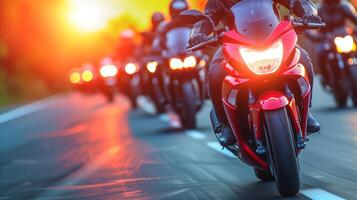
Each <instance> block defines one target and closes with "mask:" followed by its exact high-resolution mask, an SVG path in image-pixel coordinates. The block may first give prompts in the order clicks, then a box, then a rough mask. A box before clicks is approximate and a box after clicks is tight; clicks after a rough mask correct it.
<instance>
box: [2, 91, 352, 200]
mask: <svg viewBox="0 0 357 200" xmlns="http://www.w3.org/2000/svg"><path fill="white" fill-rule="evenodd" d="M209 107H210V105H209V103H207V105H206V106H205V107H204V109H203V111H202V112H201V113H200V114H199V116H198V119H199V129H198V130H195V131H183V130H180V129H179V128H175V126H174V125H175V123H173V122H174V121H172V120H170V119H169V117H168V116H167V115H162V116H159V117H155V116H153V115H151V114H149V113H147V112H145V111H143V110H137V111H131V108H130V105H129V102H128V101H127V100H126V99H125V98H124V97H121V96H118V97H117V99H116V102H115V103H113V104H108V103H106V102H105V99H104V98H103V97H101V96H83V95H79V94H66V95H60V96H55V97H52V98H49V99H44V100H42V101H40V102H36V103H34V104H30V105H26V106H24V107H20V108H18V109H17V110H16V109H15V110H12V111H10V112H8V113H3V114H0V200H4V199H32V198H34V199H155V200H157V199H284V198H282V197H280V196H279V195H278V193H277V191H276V189H275V186H274V184H273V183H262V182H260V181H258V180H257V179H256V178H255V176H254V173H253V170H252V169H251V168H250V167H248V166H246V165H244V164H242V163H241V162H240V161H239V160H238V159H237V158H234V157H232V156H231V155H230V154H227V152H225V151H222V150H221V148H220V147H219V145H218V143H217V142H216V141H215V138H214V136H213V134H212V131H211V129H210V124H209V119H208V111H209ZM313 112H314V114H315V116H316V117H317V118H318V120H319V121H320V122H321V124H322V127H323V129H322V135H318V134H316V135H313V136H311V137H310V142H309V143H308V147H307V149H306V150H305V151H304V152H303V153H302V155H301V157H300V162H301V177H302V190H301V192H300V194H299V195H298V196H296V197H295V198H291V199H317V200H319V199H321V200H322V199H323V200H329V199H330V200H334V199H357V195H356V190H357V162H356V161H357V126H356V125H357V110H356V109H352V108H348V109H342V110H340V109H335V108H334V103H333V101H332V98H331V97H330V96H329V95H327V94H325V93H324V92H322V90H321V89H320V88H317V91H316V92H315V98H314V111H313Z"/></svg>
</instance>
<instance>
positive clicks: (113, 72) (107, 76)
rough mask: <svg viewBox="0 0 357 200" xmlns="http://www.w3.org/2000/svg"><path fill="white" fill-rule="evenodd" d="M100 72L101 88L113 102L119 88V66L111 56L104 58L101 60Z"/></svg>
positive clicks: (109, 100)
mask: <svg viewBox="0 0 357 200" xmlns="http://www.w3.org/2000/svg"><path fill="white" fill-rule="evenodd" d="M99 74H100V80H101V81H100V84H99V85H100V90H101V92H102V93H103V94H104V95H105V96H106V98H107V100H108V102H113V101H114V95H115V92H116V90H117V79H118V78H117V75H118V67H117V66H116V65H115V64H114V61H113V60H112V59H111V58H109V57H107V58H104V59H102V60H101V62H100V68H99Z"/></svg>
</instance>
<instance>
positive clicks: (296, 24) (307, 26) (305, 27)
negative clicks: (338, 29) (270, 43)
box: [291, 20, 326, 29]
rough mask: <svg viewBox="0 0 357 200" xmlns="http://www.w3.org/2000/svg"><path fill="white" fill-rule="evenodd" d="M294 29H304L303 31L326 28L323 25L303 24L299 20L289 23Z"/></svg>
mask: <svg viewBox="0 0 357 200" xmlns="http://www.w3.org/2000/svg"><path fill="white" fill-rule="evenodd" d="M291 23H292V24H293V26H294V27H295V28H304V29H320V28H324V27H325V26H326V24H325V23H307V24H306V23H304V22H302V21H301V20H293V21H292V22H291Z"/></svg>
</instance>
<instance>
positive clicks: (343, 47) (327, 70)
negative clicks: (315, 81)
mask: <svg viewBox="0 0 357 200" xmlns="http://www.w3.org/2000/svg"><path fill="white" fill-rule="evenodd" d="M328 38H329V39H328V40H327V42H326V43H325V45H324V47H325V48H328V50H329V53H328V56H327V60H328V61H327V62H326V63H327V65H326V66H321V71H323V72H322V73H321V74H322V76H323V80H325V81H326V80H327V82H325V83H324V84H325V85H326V86H327V87H328V88H330V91H331V92H332V94H333V95H334V98H335V101H336V104H337V106H339V107H344V106H346V104H347V100H348V97H349V96H351V97H352V101H353V104H354V106H355V107H357V45H356V37H355V35H353V34H352V33H351V31H348V30H347V29H346V28H342V29H339V30H336V31H335V32H334V33H332V34H329V37H328Z"/></svg>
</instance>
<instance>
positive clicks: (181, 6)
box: [170, 0, 188, 19]
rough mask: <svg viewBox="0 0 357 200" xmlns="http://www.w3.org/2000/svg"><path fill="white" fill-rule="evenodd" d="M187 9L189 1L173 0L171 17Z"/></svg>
mask: <svg viewBox="0 0 357 200" xmlns="http://www.w3.org/2000/svg"><path fill="white" fill-rule="evenodd" d="M187 9H188V3H187V1H186V0H172V1H171V3H170V16H171V19H174V18H175V17H177V16H178V15H179V14H180V12H182V11H184V10H187Z"/></svg>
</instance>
